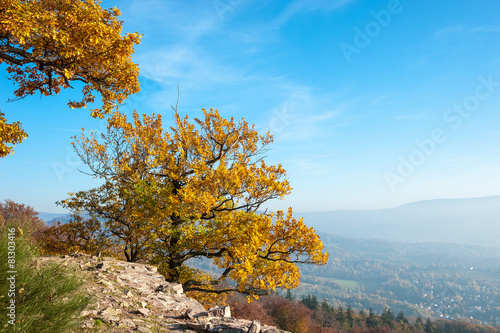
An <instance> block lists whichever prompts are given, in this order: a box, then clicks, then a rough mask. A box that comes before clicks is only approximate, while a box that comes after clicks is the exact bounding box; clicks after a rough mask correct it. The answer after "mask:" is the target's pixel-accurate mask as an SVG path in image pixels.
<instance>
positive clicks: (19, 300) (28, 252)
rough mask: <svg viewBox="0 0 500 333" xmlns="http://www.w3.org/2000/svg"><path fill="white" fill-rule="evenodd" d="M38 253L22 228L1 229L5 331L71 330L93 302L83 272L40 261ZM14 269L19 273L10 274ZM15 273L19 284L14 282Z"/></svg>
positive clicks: (0, 271)
mask: <svg viewBox="0 0 500 333" xmlns="http://www.w3.org/2000/svg"><path fill="white" fill-rule="evenodd" d="M13 245H15V250H13V249H14V248H13ZM9 246H10V247H9ZM12 250H13V251H12ZM13 253H14V254H15V262H14V260H13ZM37 255H38V250H37V248H36V246H34V245H32V244H31V242H30V241H29V237H28V236H27V235H23V234H22V230H20V229H17V230H16V228H14V227H8V226H4V227H1V228H0V307H1V310H0V315H1V317H0V318H1V319H0V325H1V326H0V331H2V332H40V333H42V332H71V330H72V329H74V328H76V326H77V324H78V321H77V319H78V316H79V315H80V313H81V312H82V311H83V310H84V309H85V308H86V307H87V306H88V305H89V303H90V302H91V297H90V296H88V295H86V294H85V291H84V290H83V288H82V286H83V283H84V282H83V277H82V275H81V273H80V272H78V271H76V270H75V269H72V268H70V267H64V266H61V265H59V264H55V263H45V264H40V263H38V264H37V262H36V261H35V260H34V258H35V257H36V256H37ZM10 265H14V266H10ZM12 271H15V273H10V272H12ZM13 276H14V277H15V283H13V284H11V281H12V282H13V281H14V279H12V278H13ZM13 299H14V300H15V320H13V319H14V318H13V317H14V316H13V313H12V306H11V300H13ZM9 306H10V307H11V308H10V309H9ZM9 315H10V316H9ZM12 324H15V325H12Z"/></svg>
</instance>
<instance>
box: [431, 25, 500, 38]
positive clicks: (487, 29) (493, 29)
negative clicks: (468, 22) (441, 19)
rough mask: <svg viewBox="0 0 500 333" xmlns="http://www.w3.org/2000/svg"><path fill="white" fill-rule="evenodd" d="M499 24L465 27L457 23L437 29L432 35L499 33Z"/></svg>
mask: <svg viewBox="0 0 500 333" xmlns="http://www.w3.org/2000/svg"><path fill="white" fill-rule="evenodd" d="M499 32H500V25H489V26H475V27H465V26H463V25H460V24H457V25H453V26H449V27H446V28H443V29H441V30H438V31H437V32H435V33H434V37H438V38H439V37H446V36H450V35H460V34H474V33H499Z"/></svg>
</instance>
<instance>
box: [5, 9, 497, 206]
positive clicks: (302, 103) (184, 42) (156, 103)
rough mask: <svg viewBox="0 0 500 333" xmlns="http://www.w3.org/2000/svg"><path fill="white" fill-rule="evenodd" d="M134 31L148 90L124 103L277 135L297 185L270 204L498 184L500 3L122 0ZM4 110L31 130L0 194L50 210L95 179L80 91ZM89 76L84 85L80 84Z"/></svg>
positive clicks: (419, 195)
mask: <svg viewBox="0 0 500 333" xmlns="http://www.w3.org/2000/svg"><path fill="white" fill-rule="evenodd" d="M102 6H103V7H106V8H109V7H113V6H117V7H118V8H120V9H121V11H122V17H121V18H122V20H124V31H125V32H135V31H137V32H139V33H142V34H144V37H143V39H142V43H141V44H140V45H138V46H137V47H136V52H135V55H134V61H135V62H137V63H138V64H139V67H140V68H141V77H140V81H141V92H140V93H139V94H137V95H134V96H132V97H130V98H129V100H128V101H127V103H126V104H125V105H123V106H122V108H121V110H122V111H123V112H125V113H131V111H132V110H133V109H137V110H138V111H139V112H140V113H152V112H155V113H161V114H163V116H164V121H165V122H166V123H167V124H169V123H170V122H171V119H172V118H171V115H172V111H171V107H170V105H171V104H175V103H176V100H177V86H178V85H179V87H180V107H179V111H180V112H181V113H183V114H188V115H189V116H191V117H196V116H200V115H201V108H211V107H213V108H217V109H218V110H219V111H220V113H221V114H222V115H223V116H225V117H231V116H234V117H235V118H243V117H244V118H245V119H246V120H247V121H249V122H251V123H255V124H256V126H257V128H258V129H259V130H260V131H267V130H270V131H271V132H272V133H273V134H274V135H275V142H274V144H273V146H272V150H270V151H269V152H268V153H267V155H268V158H267V161H268V162H273V163H278V162H279V163H282V164H283V166H284V167H285V169H286V170H287V171H288V174H289V180H290V182H291V185H292V187H293V188H294V190H293V192H292V194H291V195H289V196H288V197H287V198H286V199H285V200H283V201H275V202H271V203H269V205H268V206H269V208H271V209H285V208H286V207H289V206H291V207H293V208H294V210H295V211H297V212H300V211H319V210H321V211H326V210H337V209H379V208H387V207H394V206H397V205H400V204H404V203H407V202H412V201H418V200H428V199H436V198H463V197H481V196H489V195H499V194H500V128H499V125H500V112H499V111H500V43H499V42H500V20H499V18H498V13H500V3H499V2H498V1H493V0H485V1H481V4H480V5H478V3H474V2H471V1H465V0H458V1H454V2H453V3H451V2H448V1H446V2H445V1H442V2H436V1H430V0H421V1H416V0H413V1H412V0H401V1H395V0H391V1H366V0H365V1H361V0H352V1H351V0H338V1H334V0H329V1H327V0H321V1H320V0H295V1H256V0H220V1H219V0H215V1H212V0H206V1H164V0H137V1H132V0H130V1H129V0H122V1H119V2H118V1H108V0H106V1H103V2H102ZM1 70H3V73H4V75H2V76H1V77H0V86H1V90H0V110H2V111H3V112H4V113H6V115H7V119H8V120H9V121H21V122H22V124H23V126H24V128H25V129H26V130H27V132H28V134H29V135H30V136H29V138H28V139H27V140H26V141H25V142H23V143H22V144H21V145H19V146H18V147H17V148H16V150H15V154H14V155H12V156H9V157H6V158H4V159H2V160H0V200H3V199H7V198H10V199H12V200H14V201H16V202H23V203H26V204H29V205H31V206H33V207H34V208H35V209H37V210H39V211H44V212H61V211H62V209H61V208H60V207H57V206H56V205H55V201H57V200H62V199H65V198H66V197H67V193H68V192H73V191H78V190H82V189H88V188H91V187H93V186H96V185H97V184H98V182H97V181H96V180H93V179H92V178H91V177H89V176H86V175H84V174H82V173H80V172H79V171H78V170H79V169H80V170H85V167H84V166H83V165H82V164H81V163H80V162H79V160H78V158H77V157H76V156H75V155H74V153H72V149H71V145H70V141H71V139H70V137H71V136H73V135H77V134H79V133H80V128H82V127H83V128H85V129H89V130H90V129H97V130H99V129H102V128H104V126H105V123H104V121H102V120H96V119H92V118H91V117H90V115H89V112H88V110H70V109H69V108H68V107H67V106H66V103H67V101H68V99H70V98H72V97H73V96H75V95H74V94H75V92H74V91H64V92H62V93H61V94H59V95H57V96H55V97H44V98H40V97H39V96H32V97H29V98H26V99H24V100H21V101H16V102H11V103H9V102H7V100H8V99H9V98H12V97H13V95H12V92H13V90H14V89H13V88H14V86H13V85H12V82H10V81H9V80H7V79H6V76H7V74H6V72H5V68H4V67H1V68H0V71H1ZM75 90H77V89H75Z"/></svg>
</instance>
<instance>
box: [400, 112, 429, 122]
mask: <svg viewBox="0 0 500 333" xmlns="http://www.w3.org/2000/svg"><path fill="white" fill-rule="evenodd" d="M424 117H425V113H424V112H419V113H412V114H404V115H399V116H397V117H396V119H398V120H420V119H423V118H424Z"/></svg>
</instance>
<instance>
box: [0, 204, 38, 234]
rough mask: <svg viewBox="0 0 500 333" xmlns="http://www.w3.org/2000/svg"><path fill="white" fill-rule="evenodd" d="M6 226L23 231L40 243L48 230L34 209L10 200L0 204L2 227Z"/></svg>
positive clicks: (0, 225)
mask: <svg viewBox="0 0 500 333" xmlns="http://www.w3.org/2000/svg"><path fill="white" fill-rule="evenodd" d="M5 226H10V227H15V228H20V229H22V230H23V232H25V233H26V234H28V235H29V236H30V237H31V239H32V240H33V241H39V240H40V239H41V238H42V237H43V232H44V230H45V229H46V226H45V223H44V222H43V221H42V220H41V219H40V218H39V217H38V212H37V211H35V210H34V209H33V207H31V206H29V205H25V204H21V203H17V202H14V201H12V200H9V199H7V200H5V201H4V202H0V227H1V228H3V227H5Z"/></svg>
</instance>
